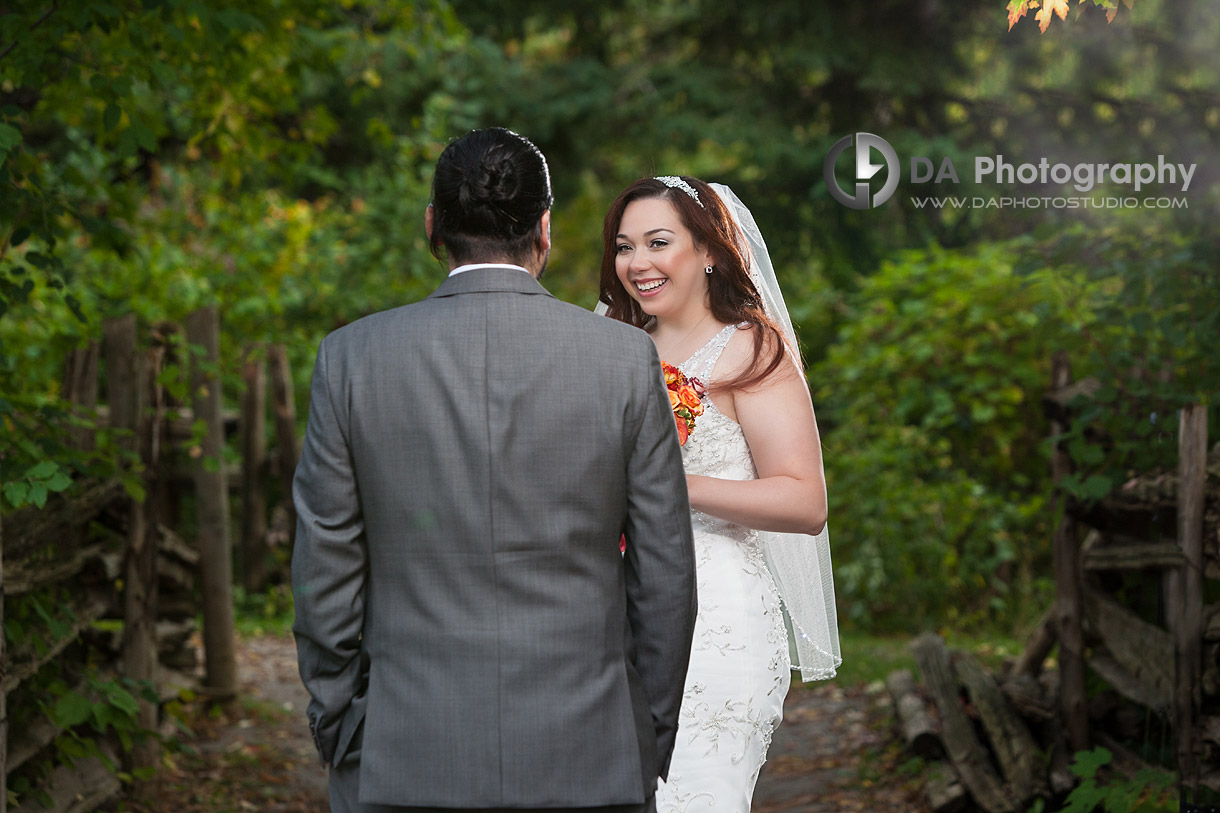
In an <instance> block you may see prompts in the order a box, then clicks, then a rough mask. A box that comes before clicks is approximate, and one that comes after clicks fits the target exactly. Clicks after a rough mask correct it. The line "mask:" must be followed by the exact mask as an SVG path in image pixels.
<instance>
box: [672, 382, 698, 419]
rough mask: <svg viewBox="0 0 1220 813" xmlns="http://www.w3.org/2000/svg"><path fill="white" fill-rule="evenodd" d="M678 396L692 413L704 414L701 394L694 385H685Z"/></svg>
mask: <svg viewBox="0 0 1220 813" xmlns="http://www.w3.org/2000/svg"><path fill="white" fill-rule="evenodd" d="M678 397H679V398H681V400H682V406H684V407H686V408H687V409H689V410H690V411H691V414H692V415H702V414H703V402H701V401H700V400H699V396H698V394H697V393H696V392H695V389H694V387H683V388H682V389H681V390H680V391H679V393H678Z"/></svg>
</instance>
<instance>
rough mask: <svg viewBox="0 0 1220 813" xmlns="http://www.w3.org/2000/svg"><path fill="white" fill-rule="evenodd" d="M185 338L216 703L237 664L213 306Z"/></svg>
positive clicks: (209, 666)
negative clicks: (200, 424) (191, 350)
mask: <svg viewBox="0 0 1220 813" xmlns="http://www.w3.org/2000/svg"><path fill="white" fill-rule="evenodd" d="M186 337H187V342H188V343H189V344H191V345H200V346H201V347H202V348H203V354H202V358H192V360H191V397H192V399H193V405H194V412H195V419H196V420H203V421H204V422H205V423H206V426H207V431H206V432H205V434H204V436H203V443H202V448H201V449H200V452H201V453H200V454H199V455H198V456H197V457H196V458H195V467H194V468H195V494H196V500H197V503H198V515H199V559H200V562H199V565H200V567H199V570H200V579H201V581H202V586H203V648H204V659H205V661H206V673H207V674H206V678H205V679H206V681H207V686H206V687H205V688H206V690H207V692H208V693H209V694H210V695H212V696H214V697H217V698H229V697H232V696H233V695H235V694H236V693H237V659H236V655H235V652H234V641H233V638H234V631H233V563H232V559H231V557H232V548H233V546H232V542H231V540H230V537H229V494H228V489H227V488H226V486H225V475H224V466H223V463H222V453H223V449H224V418H223V415H222V414H221V406H222V404H221V397H220V379H219V376H218V375H217V374H216V372H215V370H216V365H217V364H218V363H219V360H220V317H219V315H218V314H217V311H216V306H215V305H211V306H208V307H206V308H200V309H199V310H197V311H195V312H194V313H192V314H190V315H189V316H188V317H187V318H186Z"/></svg>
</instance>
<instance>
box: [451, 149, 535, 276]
mask: <svg viewBox="0 0 1220 813" xmlns="http://www.w3.org/2000/svg"><path fill="white" fill-rule="evenodd" d="M551 200H552V198H551V175H550V172H549V171H548V170H547V165H546V158H544V157H543V155H542V152H541V151H540V150H539V149H538V148H537V147H535V146H534V144H533V143H532V142H531V141H530V140H529V139H528V138H525V137H524V136H521V135H518V134H517V133H514V132H513V131H512V130H506V129H505V128H503V127H489V128H487V129H485V130H472V131H471V132H469V133H467V134H466V135H464V136H462V137H461V138H459V139H457V140H456V141H453V142H451V143H450V144H449V146H447V147H445V150H444V152H442V153H441V157H440V158H439V159H437V162H436V174H435V175H434V176H433V178H432V238H431V248H432V254H433V255H434V256H435V257H436V258H437V259H441V258H442V252H447V253H448V256H449V259H450V260H451V261H453V262H458V263H472V262H488V261H492V260H509V261H512V262H517V263H520V264H524V263H525V262H526V261H527V260H529V259H530V257H531V255H532V253H533V251H534V246H535V245H537V242H538V240H539V239H540V237H541V218H542V213H543V212H545V211H546V210H547V209H549V208H550V207H551Z"/></svg>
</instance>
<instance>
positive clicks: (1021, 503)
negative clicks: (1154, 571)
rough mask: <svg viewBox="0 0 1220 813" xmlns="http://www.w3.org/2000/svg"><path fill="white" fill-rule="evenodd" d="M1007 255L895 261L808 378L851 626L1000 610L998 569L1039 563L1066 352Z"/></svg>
mask: <svg viewBox="0 0 1220 813" xmlns="http://www.w3.org/2000/svg"><path fill="white" fill-rule="evenodd" d="M1013 252H1014V248H1013V246H1011V245H1006V244H997V245H983V246H979V247H978V248H976V249H973V250H969V251H957V252H949V251H944V250H942V249H936V248H931V249H928V250H926V251H920V252H908V253H906V254H903V255H902V256H901V257H900V258H898V259H897V260H895V261H893V262H888V263H885V264H884V265H883V266H882V267H881V269H880V270H879V271H878V272H877V273H876V274H874V275H873V276H871V277H870V278H869V279H867V280H865V281H864V282H863V284H862V286H861V289H860V291H859V293H858V294H857V295H856V296H855V297H854V298H853V299H852V300H851V301H850V303H849V313H848V316H847V319H846V320H845V321H846V326H845V327H844V328H843V330H842V331H841V332H840V334H839V336H838V340H837V341H836V343H835V345H834V346H833V347H832V348H831V350H830V352H829V354H828V355H827V358H826V359H825V360H824V361H823V362H822V363H820V364H818V365H817V366H815V367H814V368H813V370H812V371H811V373H810V379H811V380H812V381H814V382H815V383H816V391H815V396H814V400H815V403H816V404H817V405H818V409H819V412H818V416H819V421H820V422H821V423H822V424H823V440H824V444H825V459H826V472H827V474H826V476H827V482H828V483H829V484H830V489H829V490H830V499H831V508H830V515H831V517H832V520H831V524H832V525H833V527H834V534H835V539H836V540H837V541H836V554H835V555H836V559H835V566H836V575H837V577H838V579H839V580H840V587H839V589H838V591H837V592H838V593H839V595H840V596H842V597H843V599H844V600H845V601H846V603H847V607H848V610H849V612H850V614H851V616H852V617H853V619H855V620H857V621H858V622H864V621H866V620H871V623H874V624H881V625H896V626H908V627H917V626H919V625H922V624H926V623H928V622H929V621H932V620H933V619H942V620H943V621H944V622H947V623H957V624H962V623H970V622H978V621H981V620H985V619H994V618H1005V617H1009V616H1008V614H1009V613H1010V611H1011V610H1012V609H1013V606H1012V605H1011V604H1010V603H1009V602H1010V599H1011V593H1010V588H1009V585H1008V584H1007V583H1005V582H1003V581H1001V579H1000V577H999V574H1000V572H1001V570H1002V568H1003V567H1004V566H1005V565H1009V564H1014V563H1025V564H1030V563H1033V562H1038V561H1041V560H1042V559H1043V558H1044V557H1045V553H1046V550H1047V546H1046V543H1045V542H1044V541H1043V540H1044V538H1045V530H1046V527H1047V524H1046V518H1045V516H1044V513H1045V511H1044V509H1045V495H1046V494H1047V491H1048V472H1049V462H1048V457H1047V453H1046V449H1045V445H1044V444H1043V443H1042V442H1041V441H1042V438H1043V437H1044V435H1045V432H1046V429H1045V421H1044V420H1043V418H1042V412H1041V403H1040V401H1041V395H1042V393H1043V392H1044V391H1045V390H1046V388H1047V385H1048V384H1049V376H1050V374H1049V360H1050V356H1051V352H1052V351H1053V350H1057V349H1061V348H1064V347H1070V346H1072V344H1073V338H1072V336H1071V334H1070V332H1069V331H1068V330H1067V329H1066V326H1065V323H1066V320H1065V318H1064V314H1063V311H1062V304H1061V303H1060V302H1058V301H1057V298H1056V296H1055V295H1054V292H1053V290H1052V289H1051V288H1050V287H1049V283H1048V279H1047V278H1046V277H1038V278H1033V279H1023V278H1021V277H1019V276H1018V275H1016V274H1015V273H1014V272H1013V268H1012V255H1013Z"/></svg>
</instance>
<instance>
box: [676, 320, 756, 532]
mask: <svg viewBox="0 0 1220 813" xmlns="http://www.w3.org/2000/svg"><path fill="white" fill-rule="evenodd" d="M737 330H738V325H728V326H727V327H725V328H724V329H723V330H721V331H720V332H719V333H717V334H716V335H715V336H713V337H712V338H711V340H710V341H708V343H707V344H705V345H703V347H701V348H699V349H698V350H696V351H695V353H694V355H692V356H691V357H690V358H689V359H687V360H686V361H684V362H682V363H681V364H679V365H678V369H679V370H681V371H682V373H683V375H685V376H686V377H687V378H692V377H693V378H697V379H699V380H700V381H702V382H703V383H704V385H706V386H710V385H711V381H712V373H713V371H714V369H715V367H716V362H717V361H718V360H719V359H720V355H721V353H723V352H724V348H725V347H726V346H727V345H728V343H729V339H731V338H732V337H733V334H734V333H736V332H737ZM703 410H704V411H703V414H702V415H700V416H699V417H698V418H696V419H695V429H694V431H693V432H691V434H690V437H689V438H688V439H687V441H686V445H684V446H683V447H682V465H683V467H684V468H685V469H686V473H687V474H703V475H706V476H708V477H721V478H723V479H726V480H753V479H755V478H757V477H758V471H757V469H755V467H754V458H753V457H751V456H750V447H749V445H748V444H747V443H746V436H745V433H743V432H742V431H741V425H740V424H739V423H737V422H736V421H734V420H733V419H732V418H729V417H728V416H727V415H725V414H724V413H723V412H721V411H720V410H719V409H717V408H716V405H715V404H714V403H713V402H712V399H711V398H707V397H705V398H704V399H703ZM694 519H695V521H696V523H698V524H703V525H708V526H711V525H717V526H721V527H719V528H717V530H720V531H725V530H730V529H734V530H737V531H738V534H735V535H740V532H741V531H748V530H749V529H746V528H741V527H740V526H734V525H732V524H731V523H729V522H726V521H724V520H719V519H716V518H714V517H711V516H708V515H707V514H704V513H702V512H699V511H696V512H694Z"/></svg>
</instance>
